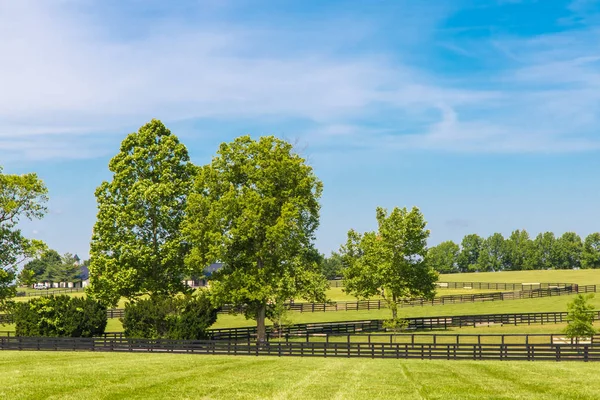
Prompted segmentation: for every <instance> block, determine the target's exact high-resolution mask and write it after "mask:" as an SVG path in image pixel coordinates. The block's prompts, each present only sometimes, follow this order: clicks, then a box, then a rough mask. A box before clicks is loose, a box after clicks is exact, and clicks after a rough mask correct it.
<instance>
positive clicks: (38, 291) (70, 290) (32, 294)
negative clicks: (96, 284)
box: [17, 288, 85, 297]
mask: <svg viewBox="0 0 600 400" xmlns="http://www.w3.org/2000/svg"><path fill="white" fill-rule="evenodd" d="M83 291H85V288H50V289H36V290H35V291H19V292H17V297H45V296H52V295H56V294H66V293H78V292H83Z"/></svg>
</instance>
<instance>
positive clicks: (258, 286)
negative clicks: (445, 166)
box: [184, 136, 327, 340]
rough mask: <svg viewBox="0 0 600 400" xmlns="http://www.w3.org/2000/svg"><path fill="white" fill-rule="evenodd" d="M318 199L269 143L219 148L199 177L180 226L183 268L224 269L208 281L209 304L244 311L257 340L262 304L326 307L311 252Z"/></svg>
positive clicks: (290, 157)
mask: <svg viewBox="0 0 600 400" xmlns="http://www.w3.org/2000/svg"><path fill="white" fill-rule="evenodd" d="M321 192H322V184H321V182H320V181H319V180H318V179H317V177H316V175H315V174H314V172H313V169H312V168H311V167H310V166H309V165H307V164H306V162H305V160H304V159H303V158H302V157H300V156H299V155H298V154H296V153H295V152H294V151H293V147H292V145H291V144H289V143H287V142H285V141H283V140H280V139H277V138H275V137H273V136H267V137H261V138H260V139H258V140H252V139H251V138H250V137H249V136H243V137H239V138H237V139H236V140H234V141H233V142H231V143H223V144H221V146H220V148H219V150H218V152H217V155H216V157H214V158H213V160H212V162H211V163H210V164H208V165H206V166H204V167H202V168H200V169H199V171H198V175H197V176H196V179H195V185H194V192H193V193H192V194H190V197H189V200H188V208H187V215H186V221H185V224H184V234H185V240H186V242H187V243H189V245H190V246H191V252H190V254H189V256H188V258H187V264H188V265H189V267H190V268H192V269H199V268H203V266H205V265H208V264H210V263H212V262H215V261H221V262H222V263H223V268H222V269H221V270H220V271H218V272H216V273H215V274H213V276H212V277H211V279H212V281H211V293H212V296H213V299H214V301H215V302H216V305H222V304H226V303H228V304H234V305H239V306H244V307H245V312H246V316H247V317H250V318H255V319H256V320H257V331H258V339H259V340H264V337H265V325H264V324H265V318H266V314H267V305H268V304H276V303H277V302H278V301H282V300H289V299H292V298H297V297H302V298H304V299H307V300H320V301H322V300H324V299H325V295H324V292H325V289H326V285H327V282H326V280H325V279H324V277H323V275H322V274H321V270H320V266H319V265H318V255H319V254H318V252H316V251H315V249H314V247H313V241H314V238H315V230H316V229H317V227H318V225H319V209H320V205H319V198H320V196H321Z"/></svg>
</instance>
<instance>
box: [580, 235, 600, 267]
mask: <svg viewBox="0 0 600 400" xmlns="http://www.w3.org/2000/svg"><path fill="white" fill-rule="evenodd" d="M581 267H582V268H594V269H596V268H600V233H598V232H596V233H591V234H589V235H588V236H587V237H586V238H585V241H584V243H583V252H582V254H581Z"/></svg>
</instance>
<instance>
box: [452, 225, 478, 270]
mask: <svg viewBox="0 0 600 400" xmlns="http://www.w3.org/2000/svg"><path fill="white" fill-rule="evenodd" d="M460 246H461V252H460V254H459V255H458V268H459V269H460V272H473V271H477V270H478V265H479V264H478V262H479V255H480V254H481V248H482V246H483V238H481V237H480V236H479V235H476V234H470V235H466V236H465V237H464V238H463V240H462V242H461V244H460Z"/></svg>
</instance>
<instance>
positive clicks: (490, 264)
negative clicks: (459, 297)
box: [426, 230, 600, 274]
mask: <svg viewBox="0 0 600 400" xmlns="http://www.w3.org/2000/svg"><path fill="white" fill-rule="evenodd" d="M426 259H427V262H428V263H429V265H430V266H432V267H433V268H434V269H435V270H436V271H438V272H440V273H444V274H446V273H455V272H488V271H524V270H543V269H578V268H585V269H588V268H600V233H592V234H590V235H588V236H587V237H586V238H585V240H582V239H581V237H580V236H579V235H578V234H576V233H574V232H566V233H564V234H563V235H562V236H560V237H556V236H555V235H554V233H552V232H545V233H540V234H539V235H537V236H536V237H535V239H531V237H530V236H529V233H528V232H527V231H526V230H515V231H513V232H512V233H511V235H510V236H509V237H508V238H504V237H503V236H502V234H500V233H494V234H493V235H491V236H489V237H488V238H482V237H481V236H479V235H476V234H471V235H466V236H465V237H464V238H463V240H462V242H461V243H460V245H458V244H456V243H454V242H453V241H445V242H442V243H440V244H438V245H437V246H433V247H431V248H429V249H428V251H427V257H426Z"/></svg>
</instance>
